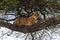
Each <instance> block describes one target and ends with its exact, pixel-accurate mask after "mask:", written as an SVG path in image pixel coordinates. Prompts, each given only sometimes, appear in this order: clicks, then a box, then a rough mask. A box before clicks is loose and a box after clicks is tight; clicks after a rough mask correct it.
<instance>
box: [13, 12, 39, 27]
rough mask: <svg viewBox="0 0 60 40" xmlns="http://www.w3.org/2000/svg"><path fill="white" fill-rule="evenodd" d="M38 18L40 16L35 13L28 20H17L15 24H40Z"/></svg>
mask: <svg viewBox="0 0 60 40" xmlns="http://www.w3.org/2000/svg"><path fill="white" fill-rule="evenodd" d="M37 16H38V14H37V13H35V12H33V13H32V15H31V16H30V17H28V18H25V17H20V18H16V19H15V20H14V23H13V24H16V25H27V26H31V25H32V24H34V23H37V22H38V20H37Z"/></svg>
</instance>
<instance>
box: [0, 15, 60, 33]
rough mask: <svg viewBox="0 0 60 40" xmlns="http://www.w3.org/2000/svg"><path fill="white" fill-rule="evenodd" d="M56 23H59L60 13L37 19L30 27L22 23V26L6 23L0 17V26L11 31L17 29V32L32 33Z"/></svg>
mask: <svg viewBox="0 0 60 40" xmlns="http://www.w3.org/2000/svg"><path fill="white" fill-rule="evenodd" d="M56 24H60V15H58V16H56V17H51V18H47V19H44V20H42V21H41V20H38V23H37V24H33V25H32V26H31V27H28V26H24V25H22V26H18V25H13V24H10V23H7V22H5V21H4V20H1V19H0V26H3V27H6V28H8V29H11V30H13V31H19V32H23V33H32V32H35V31H38V30H41V29H43V28H46V27H49V26H53V25H56Z"/></svg>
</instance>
